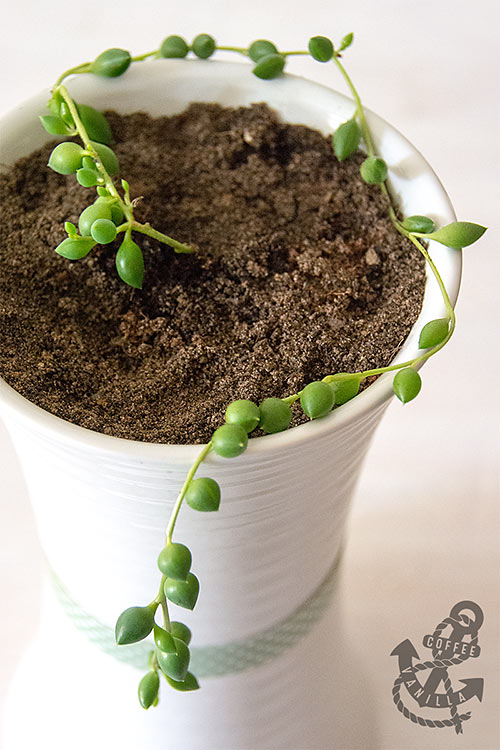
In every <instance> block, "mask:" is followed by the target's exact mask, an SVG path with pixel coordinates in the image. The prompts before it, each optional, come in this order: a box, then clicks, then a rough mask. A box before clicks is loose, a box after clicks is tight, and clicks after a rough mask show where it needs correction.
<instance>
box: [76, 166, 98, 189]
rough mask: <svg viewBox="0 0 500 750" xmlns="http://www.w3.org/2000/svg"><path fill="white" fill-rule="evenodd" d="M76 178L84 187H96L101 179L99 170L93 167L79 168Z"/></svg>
mask: <svg viewBox="0 0 500 750" xmlns="http://www.w3.org/2000/svg"><path fill="white" fill-rule="evenodd" d="M76 179H77V180H78V182H79V183H80V185H81V186H82V187H95V185H97V181H98V179H99V177H98V175H97V172H94V170H93V169H85V168H84V169H79V170H78V171H77V173H76Z"/></svg>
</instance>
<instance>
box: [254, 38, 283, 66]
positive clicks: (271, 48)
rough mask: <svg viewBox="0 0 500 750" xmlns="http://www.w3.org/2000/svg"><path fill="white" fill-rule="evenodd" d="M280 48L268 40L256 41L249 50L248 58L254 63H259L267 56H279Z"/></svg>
mask: <svg viewBox="0 0 500 750" xmlns="http://www.w3.org/2000/svg"><path fill="white" fill-rule="evenodd" d="M277 54H278V48H277V47H276V45H275V44H273V43H272V42H270V41H269V40H268V39H256V40H255V42H252V44H251V45H250V47H249V48H248V57H249V58H250V60H253V61H254V62H259V60H260V59H261V57H265V56H266V55H277Z"/></svg>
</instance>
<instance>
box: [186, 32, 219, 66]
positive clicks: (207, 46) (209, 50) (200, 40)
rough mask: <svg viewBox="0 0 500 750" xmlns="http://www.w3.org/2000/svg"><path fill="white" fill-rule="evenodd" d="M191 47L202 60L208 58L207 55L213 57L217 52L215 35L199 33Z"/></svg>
mask: <svg viewBox="0 0 500 750" xmlns="http://www.w3.org/2000/svg"><path fill="white" fill-rule="evenodd" d="M191 49H192V50H193V52H194V54H195V55H196V57H201V59H202V60H206V59H207V57H211V55H213V53H214V52H215V39H214V38H213V36H210V34H198V36H197V37H195V38H194V39H193V43H192V45H191Z"/></svg>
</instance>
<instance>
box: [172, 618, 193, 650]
mask: <svg viewBox="0 0 500 750" xmlns="http://www.w3.org/2000/svg"><path fill="white" fill-rule="evenodd" d="M170 632H171V633H172V635H173V636H174V637H175V638H180V639H181V641H184V643H185V644H186V646H189V644H190V642H191V631H190V630H189V628H188V626H187V625H184V623H183V622H177V621H175V620H174V621H173V622H171V623H170Z"/></svg>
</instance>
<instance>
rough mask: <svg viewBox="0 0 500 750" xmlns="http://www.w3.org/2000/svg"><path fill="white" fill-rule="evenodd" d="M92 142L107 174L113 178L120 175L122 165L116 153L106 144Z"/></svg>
mask: <svg viewBox="0 0 500 750" xmlns="http://www.w3.org/2000/svg"><path fill="white" fill-rule="evenodd" d="M90 142H91V144H92V146H93V148H94V149H95V150H96V151H97V154H98V156H99V159H100V160H101V161H102V164H103V166H104V169H105V170H106V172H107V173H108V174H109V175H111V176H113V175H115V174H118V172H119V171H120V164H119V162H118V157H117V155H116V154H115V152H114V151H112V150H111V149H110V148H109V146H106V145H105V144H104V143H97V142H96V141H90Z"/></svg>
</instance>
